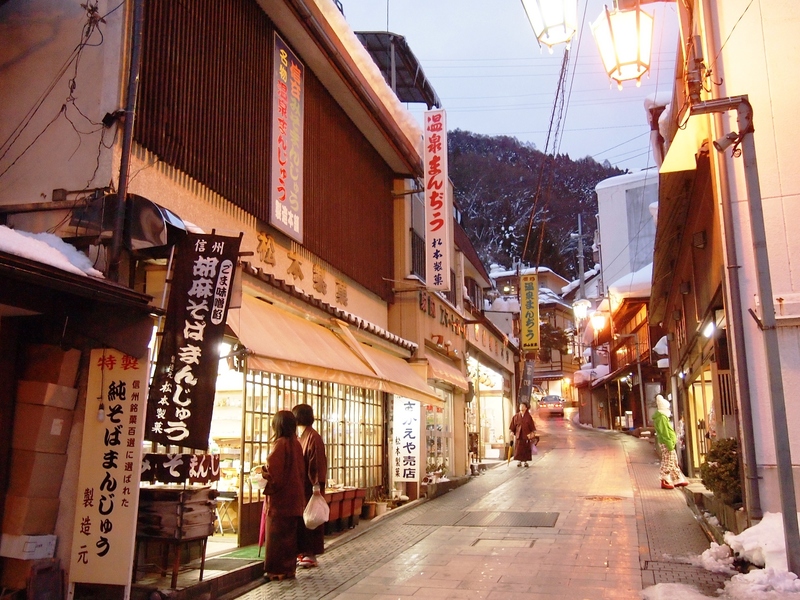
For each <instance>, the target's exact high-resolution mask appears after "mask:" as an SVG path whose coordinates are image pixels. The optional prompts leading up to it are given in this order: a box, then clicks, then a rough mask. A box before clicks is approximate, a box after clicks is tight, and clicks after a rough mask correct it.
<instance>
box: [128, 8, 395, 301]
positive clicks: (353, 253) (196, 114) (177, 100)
mask: <svg viewBox="0 0 800 600" xmlns="http://www.w3.org/2000/svg"><path fill="white" fill-rule="evenodd" d="M274 32H275V26H274V24H273V23H272V22H271V21H270V20H269V18H268V17H267V15H266V14H264V12H263V11H262V10H261V8H260V7H259V6H258V4H257V2H255V0H232V1H231V2H227V3H224V5H222V4H219V3H215V2H193V3H191V4H189V5H184V4H182V3H176V2H169V1H165V0H155V1H154V2H149V3H147V10H146V12H145V26H144V40H145V41H144V51H143V62H142V75H141V84H140V90H139V105H138V111H137V119H136V128H135V139H136V141H137V142H139V143H140V144H141V145H142V146H144V147H145V148H147V149H148V150H150V151H151V152H152V153H153V154H155V155H156V156H158V157H159V159H160V160H162V161H164V162H167V163H169V164H171V165H173V166H175V167H176V168H177V169H180V170H181V171H184V172H185V173H187V174H188V175H189V176H190V177H192V178H193V179H195V180H197V181H198V182H200V183H202V184H203V185H205V186H207V187H208V188H209V189H211V190H213V191H214V192H217V193H218V194H220V195H221V196H223V197H225V198H227V199H228V200H230V201H231V202H232V203H233V204H234V205H236V206H237V207H239V208H241V209H243V210H245V211H246V212H248V213H250V214H252V215H253V216H255V217H256V218H257V219H259V220H260V221H263V222H264V223H267V222H268V220H269V203H268V200H269V193H270V181H269V173H270V168H269V165H270V164H271V163H270V161H271V151H270V139H271V138H270V135H271V130H270V112H271V108H270V107H271V96H270V78H271V76H272V66H271V65H272V39H273V34H274ZM231 64H236V65H238V66H237V68H236V69H232V68H230V65H231ZM243 64H244V66H242V65H243ZM303 136H304V157H303V164H304V171H303V178H304V225H305V236H304V242H303V246H304V247H305V248H307V249H308V250H309V251H310V252H312V253H313V254H315V255H317V256H324V257H325V259H326V261H327V262H328V263H329V264H330V265H331V266H332V267H334V268H335V269H337V270H339V271H341V272H342V273H344V274H345V275H347V276H349V277H351V278H352V279H353V280H354V281H356V282H357V283H359V284H361V285H363V286H364V287H365V288H367V289H368V290H370V291H371V292H373V293H374V294H376V295H377V296H378V297H380V298H381V299H383V300H385V301H390V300H391V284H390V282H389V281H388V279H389V278H390V276H391V273H392V256H393V238H392V197H391V189H392V182H393V175H394V174H393V173H392V171H391V169H390V168H389V167H388V166H387V165H386V163H385V161H383V160H382V158H381V157H380V156H379V154H378V153H377V152H376V150H375V149H374V148H373V147H372V145H370V143H369V142H368V141H367V140H366V139H365V138H364V136H363V135H362V134H361V132H360V131H359V130H358V129H357V128H356V126H355V125H354V124H353V123H352V121H351V120H350V119H349V118H348V116H347V115H346V114H345V113H344V111H343V110H342V108H341V107H340V106H339V104H338V103H337V102H336V101H335V100H334V99H333V98H332V97H331V95H330V94H329V93H328V91H327V90H326V89H325V87H324V86H323V85H322V83H321V82H320V81H319V79H318V78H317V77H316V75H315V74H314V73H313V72H312V71H311V69H310V68H308V67H307V68H306V70H305V114H304V131H303ZM278 235H280V234H278Z"/></svg>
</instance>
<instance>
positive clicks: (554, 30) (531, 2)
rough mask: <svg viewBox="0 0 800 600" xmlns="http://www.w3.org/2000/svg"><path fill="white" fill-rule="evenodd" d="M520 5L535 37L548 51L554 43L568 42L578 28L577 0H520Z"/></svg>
mask: <svg viewBox="0 0 800 600" xmlns="http://www.w3.org/2000/svg"><path fill="white" fill-rule="evenodd" d="M522 6H523V8H524V9H525V14H527V15H528V20H529V21H530V23H531V27H533V32H534V34H536V39H537V40H539V43H540V44H544V45H545V46H547V47H548V48H549V49H550V52H552V51H553V46H554V45H556V44H569V42H570V40H571V39H572V36H573V35H575V32H576V31H577V30H578V2H577V0H522Z"/></svg>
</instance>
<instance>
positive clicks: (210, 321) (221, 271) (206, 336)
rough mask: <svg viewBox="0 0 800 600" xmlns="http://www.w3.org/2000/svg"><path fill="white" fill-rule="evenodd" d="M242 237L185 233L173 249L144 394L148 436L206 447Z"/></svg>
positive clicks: (147, 437)
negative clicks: (166, 301) (162, 316)
mask: <svg viewBox="0 0 800 600" xmlns="http://www.w3.org/2000/svg"><path fill="white" fill-rule="evenodd" d="M241 239H242V238H241V236H239V237H223V236H220V235H215V234H213V233H211V234H187V235H186V237H185V238H184V239H183V240H182V241H181V242H180V243H179V244H178V245H177V246H176V248H175V263H174V268H173V272H172V282H171V284H170V293H169V304H168V306H167V318H166V321H165V323H164V331H163V334H162V336H161V345H160V347H159V352H158V362H157V363H156V370H155V374H154V375H153V382H152V383H151V385H150V394H149V396H148V405H147V424H146V430H145V436H144V437H145V439H147V440H150V441H152V442H158V443H159V444H164V445H165V446H169V445H177V446H183V447H186V448H195V449H199V450H207V449H208V437H209V434H210V432H211V418H212V413H213V411H214V394H215V392H216V389H217V370H218V363H219V347H220V344H221V343H222V336H223V335H224V333H225V319H226V317H227V314H228V307H229V306H230V301H231V296H232V293H233V289H232V288H233V279H234V271H235V270H236V261H237V260H238V257H239V245H240V243H241Z"/></svg>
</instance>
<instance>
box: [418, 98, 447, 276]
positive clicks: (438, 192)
mask: <svg viewBox="0 0 800 600" xmlns="http://www.w3.org/2000/svg"><path fill="white" fill-rule="evenodd" d="M424 132H425V140H424V146H425V148H424V149H425V153H424V161H425V164H424V169H425V174H424V178H425V284H426V286H427V287H428V289H432V290H437V291H442V292H447V291H450V249H451V246H452V240H453V217H452V214H453V213H452V206H451V203H452V198H451V197H450V194H449V193H448V187H449V186H448V183H449V175H448V171H447V122H446V119H445V112H444V110H441V109H440V110H429V111H425V115H424Z"/></svg>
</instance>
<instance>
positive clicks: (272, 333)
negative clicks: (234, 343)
mask: <svg viewBox="0 0 800 600" xmlns="http://www.w3.org/2000/svg"><path fill="white" fill-rule="evenodd" d="M228 325H230V327H231V329H233V331H234V333H235V334H236V335H237V337H238V338H239V341H241V342H242V344H244V346H245V347H246V348H247V349H248V350H250V354H249V355H248V357H247V365H248V367H249V368H251V369H255V370H260V371H268V372H270V373H280V374H282V375H291V376H295V377H305V378H307V379H318V380H321V381H332V382H335V383H341V384H343V385H352V386H355V387H362V388H366V389H371V390H379V391H383V392H389V393H392V394H397V395H401V396H405V397H407V398H411V399H412V400H418V401H420V402H424V403H426V404H431V403H441V401H440V400H439V399H438V398H437V397H436V396H435V395H434V393H433V391H432V390H431V389H430V388H429V387H428V385H427V382H425V381H423V380H422V378H421V377H419V376H417V375H416V373H415V372H414V370H413V369H412V368H411V366H409V365H408V363H406V362H405V361H404V360H403V359H401V358H398V357H394V356H391V355H388V354H386V353H384V352H381V351H380V350H377V349H375V348H372V347H370V346H367V345H366V344H360V345H361V346H362V347H363V351H364V353H365V355H366V356H368V357H370V358H371V359H372V360H373V361H374V363H375V364H376V365H378V366H379V367H380V369H381V372H380V373H378V372H376V371H375V370H373V369H372V368H371V367H370V366H369V364H368V363H367V362H365V361H364V360H363V359H362V358H360V357H359V356H358V355H357V354H356V353H355V352H354V351H353V350H352V349H351V348H350V346H349V344H348V343H346V342H345V341H344V340H343V339H342V338H340V337H338V336H337V335H336V334H335V333H334V332H333V331H331V330H330V329H328V328H327V327H323V326H322V325H318V324H316V323H313V322H311V321H309V320H307V319H304V318H302V317H299V316H297V315H293V314H291V313H288V312H286V311H284V310H281V309H279V308H277V307H275V306H273V305H272V304H270V303H268V302H266V301H263V300H259V299H258V298H255V297H253V296H250V295H247V294H244V295H243V296H242V306H241V308H239V309H235V310H230V311H229V312H228Z"/></svg>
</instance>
